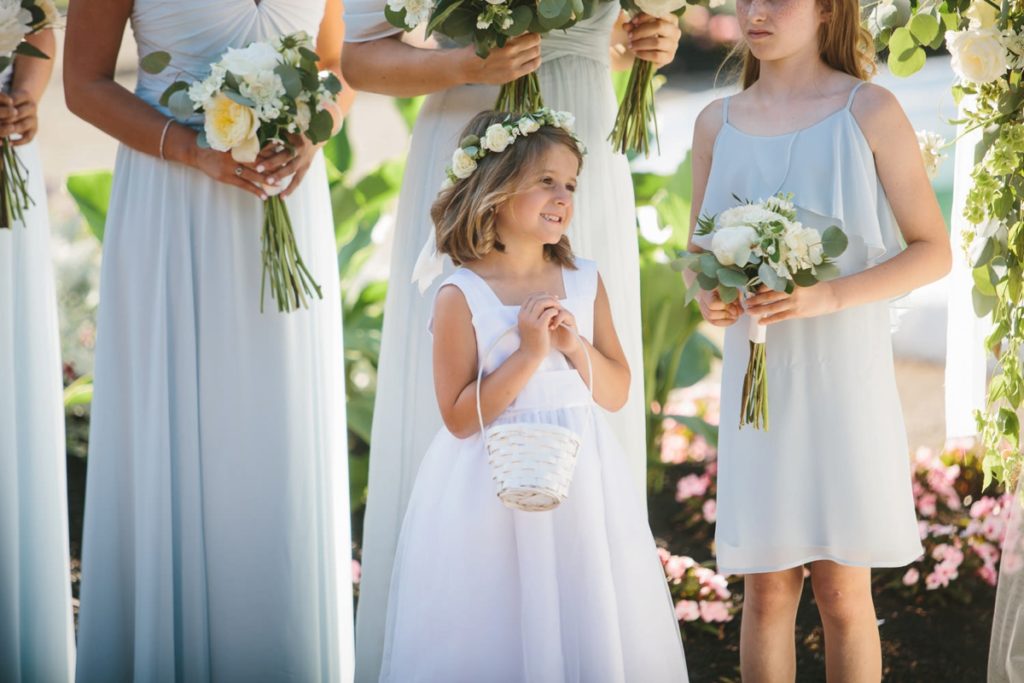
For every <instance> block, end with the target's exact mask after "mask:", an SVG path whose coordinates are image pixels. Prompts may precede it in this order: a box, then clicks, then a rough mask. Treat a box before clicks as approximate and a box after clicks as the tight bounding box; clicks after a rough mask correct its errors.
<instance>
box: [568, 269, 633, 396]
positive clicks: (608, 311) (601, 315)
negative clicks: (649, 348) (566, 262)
mask: <svg viewBox="0 0 1024 683" xmlns="http://www.w3.org/2000/svg"><path fill="white" fill-rule="evenodd" d="M573 341H575V336H574V337H573ZM583 343H584V344H586V347H587V352H588V353H589V354H590V362H591V363H592V364H593V367H594V379H595V380H596V382H597V384H596V387H595V390H594V401H595V402H596V403H597V404H598V405H599V406H601V407H602V408H604V409H605V410H610V411H613V412H614V411H616V410H619V409H620V408H622V406H624V405H626V400H627V399H628V398H629V379H630V373H629V361H627V360H626V353H625V352H624V351H623V350H622V344H620V343H619V335H618V334H616V332H615V323H614V322H613V321H612V308H611V304H610V303H609V302H608V292H607V291H606V290H605V288H604V281H603V280H601V277H600V276H598V279H597V297H596V299H595V300H594V343H593V344H592V345H591V344H589V343H588V342H587V341H586V340H585V339H584V340H583ZM573 346H574V350H573V351H572V352H571V353H568V354H566V357H567V358H568V359H569V362H570V363H572V366H573V367H574V368H576V370H577V371H579V373H580V376H581V377H582V378H583V381H585V382H586V381H587V380H588V379H589V378H588V377H587V358H586V356H584V355H583V349H582V348H580V346H579V344H578V343H576V344H573Z"/></svg>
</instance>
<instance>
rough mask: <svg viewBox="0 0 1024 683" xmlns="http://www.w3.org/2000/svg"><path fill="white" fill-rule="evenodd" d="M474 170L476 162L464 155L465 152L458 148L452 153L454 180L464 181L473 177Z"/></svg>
mask: <svg viewBox="0 0 1024 683" xmlns="http://www.w3.org/2000/svg"><path fill="white" fill-rule="evenodd" d="M475 170H476V160H475V159H474V158H473V157H471V156H469V155H468V154H466V150H464V149H462V148H461V147H459V148H458V149H457V150H455V152H453V153H452V173H454V174H455V177H456V178H460V179H464V178H468V177H469V176H471V175H473V171H475Z"/></svg>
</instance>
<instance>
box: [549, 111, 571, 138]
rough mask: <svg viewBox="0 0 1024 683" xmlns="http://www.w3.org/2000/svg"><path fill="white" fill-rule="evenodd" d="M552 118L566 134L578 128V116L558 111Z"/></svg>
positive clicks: (553, 113)
mask: <svg viewBox="0 0 1024 683" xmlns="http://www.w3.org/2000/svg"><path fill="white" fill-rule="evenodd" d="M552 116H553V117H554V120H555V126H557V127H558V128H561V129H562V130H564V131H566V132H569V133H571V132H573V129H574V128H575V127H576V115H575V114H573V113H571V112H567V111H556V112H552Z"/></svg>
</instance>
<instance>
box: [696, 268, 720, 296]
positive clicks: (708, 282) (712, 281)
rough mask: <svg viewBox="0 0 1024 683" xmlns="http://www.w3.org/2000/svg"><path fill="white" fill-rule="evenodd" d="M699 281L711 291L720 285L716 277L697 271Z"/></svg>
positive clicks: (704, 287)
mask: <svg viewBox="0 0 1024 683" xmlns="http://www.w3.org/2000/svg"><path fill="white" fill-rule="evenodd" d="M697 283H698V284H699V285H700V288H701V289H703V290H706V291H708V292H710V291H711V290H712V289H714V288H716V287H718V280H717V279H716V278H713V277H710V276H708V275H705V274H704V273H697Z"/></svg>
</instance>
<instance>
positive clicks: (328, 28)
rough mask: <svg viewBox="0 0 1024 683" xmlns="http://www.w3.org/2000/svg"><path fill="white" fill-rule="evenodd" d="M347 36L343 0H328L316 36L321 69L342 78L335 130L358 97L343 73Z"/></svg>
mask: <svg viewBox="0 0 1024 683" xmlns="http://www.w3.org/2000/svg"><path fill="white" fill-rule="evenodd" d="M344 37H345V13H344V11H343V7H342V4H341V0H327V5H326V7H325V8H324V18H323V20H322V21H321V22H320V30H319V32H318V33H317V38H316V53H317V54H318V55H319V56H320V63H319V64H317V66H318V67H319V68H320V70H321V71H330V72H331V73H333V74H334V75H335V76H337V77H338V78H340V79H341V85H342V88H341V92H340V93H338V97H337V99H336V100H335V103H336V106H335V107H332V111H331V115H332V116H334V130H335V132H337V130H338V129H339V128H341V122H342V120H343V118H344V116H345V115H346V114H348V111H349V109H351V108H352V102H353V101H354V100H355V98H356V91H355V90H353V89H352V87H351V86H349V84H348V83H346V82H345V77H344V76H343V75H342V73H341V48H342V40H343V39H344Z"/></svg>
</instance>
